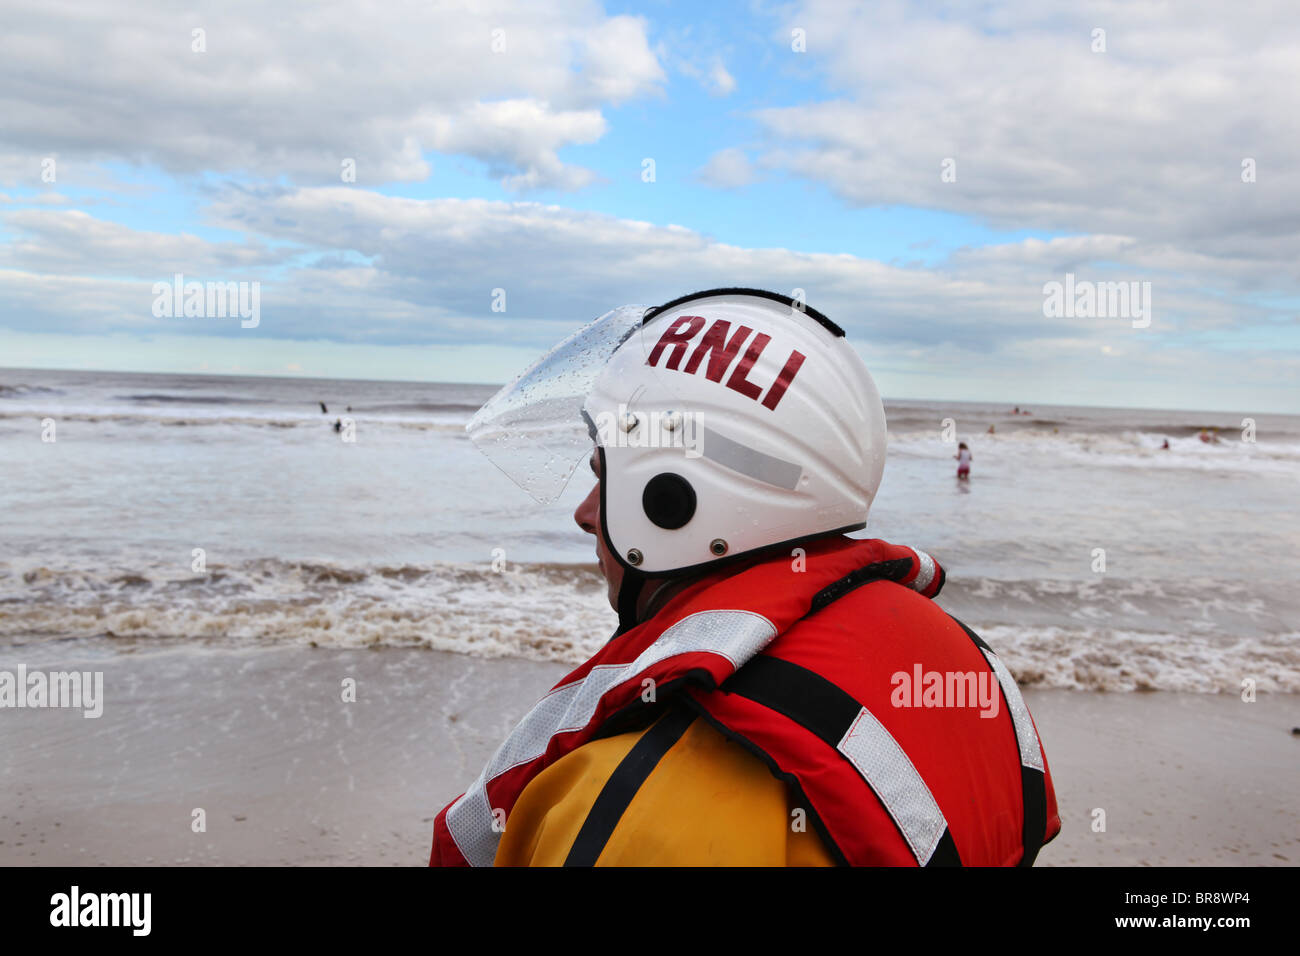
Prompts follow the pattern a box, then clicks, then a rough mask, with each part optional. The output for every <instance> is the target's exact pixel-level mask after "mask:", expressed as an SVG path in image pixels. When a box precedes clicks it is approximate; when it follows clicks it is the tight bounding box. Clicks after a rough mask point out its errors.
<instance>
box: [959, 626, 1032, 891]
mask: <svg viewBox="0 0 1300 956" xmlns="http://www.w3.org/2000/svg"><path fill="white" fill-rule="evenodd" d="M948 616H949V617H952V615H951V614H949V615H948ZM952 619H953V620H954V621H956V623H957V626H958V627H960V628H961V629H962V630H963V631H965V632H966V636H967V637H969V638H970V639H971V640H972V641H974V642H975V646H976V647H979V648H981V649H983V650H986V651H988V652H989V653H990V654H995V653H996V652H995V651H994V650H993V648H991V647H989V646H988V644H986V643H985V641H984V639H983V638H982V637H980V636H979V635H978V634H976V633H975V632H974V631H972V630H971V629H970V628H969V627H967V626H966V625H965V624H963V623H962V622H961V621H958V620H957V618H955V617H952ZM980 656H981V657H983V655H982V654H981V655H980ZM984 663H985V665H986V666H987V667H988V669H989V670H990V671H992V670H993V665H992V664H990V663H989V662H988V660H987V659H985V661H984ZM993 676H994V677H997V672H996V671H993ZM998 690H999V692H1000V693H1001V694H1002V704H1003V706H1004V707H1006V708H1007V713H1008V714H1010V713H1011V705H1010V703H1009V702H1008V701H1007V695H1006V692H1005V691H1003V690H1002V682H1001V681H998ZM1011 735H1012V737H1013V738H1015V741H1016V760H1017V762H1018V761H1019V759H1020V756H1019V755H1020V735H1019V734H1018V733H1017V732H1016V722H1015V721H1014V720H1013V721H1011ZM1020 799H1021V802H1022V804H1023V806H1024V823H1023V825H1022V826H1021V831H1020V840H1021V842H1022V843H1023V844H1024V852H1023V853H1022V854H1021V856H1020V862H1019V863H1018V864H1016V865H1017V866H1033V865H1034V860H1035V858H1037V856H1038V851H1039V850H1041V849H1042V847H1043V837H1044V836H1046V835H1047V779H1046V777H1045V776H1044V774H1043V772H1042V771H1041V770H1035V769H1034V768H1033V767H1026V766H1025V765H1024V764H1021V765H1020Z"/></svg>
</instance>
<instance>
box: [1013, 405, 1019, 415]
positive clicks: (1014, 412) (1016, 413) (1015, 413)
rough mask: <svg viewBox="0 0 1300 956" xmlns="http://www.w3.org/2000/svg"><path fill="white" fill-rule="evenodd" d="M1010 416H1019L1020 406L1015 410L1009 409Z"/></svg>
mask: <svg viewBox="0 0 1300 956" xmlns="http://www.w3.org/2000/svg"><path fill="white" fill-rule="evenodd" d="M1011 414H1012V415H1019V414H1020V406H1019V405H1017V406H1016V407H1015V408H1013V409H1011Z"/></svg>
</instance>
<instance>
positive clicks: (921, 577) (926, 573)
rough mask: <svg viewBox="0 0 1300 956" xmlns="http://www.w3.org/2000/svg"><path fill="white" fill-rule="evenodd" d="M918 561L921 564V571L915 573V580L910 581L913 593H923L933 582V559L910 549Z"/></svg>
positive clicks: (914, 549)
mask: <svg viewBox="0 0 1300 956" xmlns="http://www.w3.org/2000/svg"><path fill="white" fill-rule="evenodd" d="M912 553H913V554H915V555H916V558H917V560H918V561H920V562H921V570H920V571H918V572H917V574H916V578H915V580H913V581H912V589H913V590H914V591H924V590H925V589H926V588H928V587H929V586H930V583H931V582H932V581H933V580H934V558H932V557H930V556H929V555H928V554H926V553H925V552H924V551H918V550H916V548H913V549H912Z"/></svg>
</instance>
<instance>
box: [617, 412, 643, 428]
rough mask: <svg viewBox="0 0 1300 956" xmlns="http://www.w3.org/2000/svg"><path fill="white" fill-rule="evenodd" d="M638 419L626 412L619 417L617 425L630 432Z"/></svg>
mask: <svg viewBox="0 0 1300 956" xmlns="http://www.w3.org/2000/svg"><path fill="white" fill-rule="evenodd" d="M638 421H639V419H638V418H637V417H636V416H635V415H634V414H632V413H631V412H628V413H627V414H625V415H624V416H623V417H622V418H621V419H619V423H618V427H619V428H621V429H623V431H625V432H630V431H631V430H632V429H634V428H636V426H637V422H638Z"/></svg>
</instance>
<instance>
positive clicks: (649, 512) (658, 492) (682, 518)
mask: <svg viewBox="0 0 1300 956" xmlns="http://www.w3.org/2000/svg"><path fill="white" fill-rule="evenodd" d="M641 507H642V508H643V509H644V510H645V514H646V517H647V518H649V519H650V520H651V521H653V522H654V523H655V524H657V525H658V526H659V527H661V528H666V529H667V530H669V531H676V530H677V529H678V528H680V527H682V526H683V525H685V524H686V523H687V522H688V521H690V520H691V518H693V517H694V516H695V489H694V488H692V487H691V483H690V482H689V481H687V480H686V479H685V478H683V477H682V476H681V475H674V474H672V473H671V472H664V473H663V474H661V475H655V476H654V477H653V478H651V479H650V480H649V481H648V482H647V483H646V486H645V491H643V492H642V493H641Z"/></svg>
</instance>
